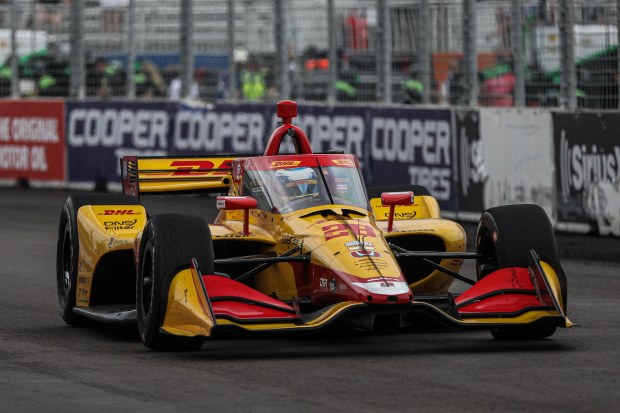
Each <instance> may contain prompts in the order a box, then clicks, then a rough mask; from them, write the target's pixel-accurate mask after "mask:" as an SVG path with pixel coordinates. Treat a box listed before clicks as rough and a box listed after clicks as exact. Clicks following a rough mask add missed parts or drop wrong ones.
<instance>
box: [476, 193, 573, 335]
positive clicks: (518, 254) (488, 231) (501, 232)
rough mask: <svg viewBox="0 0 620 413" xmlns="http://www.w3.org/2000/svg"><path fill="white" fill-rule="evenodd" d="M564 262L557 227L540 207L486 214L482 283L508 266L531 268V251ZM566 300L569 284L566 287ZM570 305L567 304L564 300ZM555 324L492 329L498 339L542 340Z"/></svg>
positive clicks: (480, 235)
mask: <svg viewBox="0 0 620 413" xmlns="http://www.w3.org/2000/svg"><path fill="white" fill-rule="evenodd" d="M531 249H533V250H535V251H536V253H538V255H540V256H544V257H548V258H551V259H552V260H554V261H556V262H558V263H559V262H560V258H559V256H558V249H557V244H556V240H555V234H554V232H553V226H552V225H551V222H550V221H549V218H548V217H547V214H546V213H545V211H544V210H543V209H542V208H541V207H540V206H538V205H529V204H523V205H506V206H500V207H495V208H489V209H487V210H486V211H484V212H483V213H482V216H481V217H480V222H479V224H478V231H477V234H476V252H477V253H479V254H482V255H483V257H482V258H478V259H477V260H476V273H477V276H478V280H481V279H482V278H484V277H485V276H487V275H488V274H490V273H492V272H493V271H496V270H499V269H501V268H507V267H527V266H528V264H529V251H530V250H531ZM562 295H563V296H564V297H566V284H565V283H564V284H563V285H562ZM564 302H566V301H564ZM555 329H556V325H554V324H536V325H532V326H520V327H510V328H497V329H491V334H492V335H493V337H494V338H495V339H496V340H541V339H544V338H546V337H549V336H551V335H552V334H553V333H554V332H555Z"/></svg>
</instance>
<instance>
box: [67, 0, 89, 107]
mask: <svg viewBox="0 0 620 413" xmlns="http://www.w3.org/2000/svg"><path fill="white" fill-rule="evenodd" d="M70 11H71V28H70V43H71V59H70V62H69V65H70V67H71V80H70V82H71V83H70V95H71V97H72V98H78V99H84V97H85V95H86V93H85V92H86V90H85V85H84V79H85V76H84V70H85V67H84V18H83V14H84V2H83V1H72V2H71V8H70Z"/></svg>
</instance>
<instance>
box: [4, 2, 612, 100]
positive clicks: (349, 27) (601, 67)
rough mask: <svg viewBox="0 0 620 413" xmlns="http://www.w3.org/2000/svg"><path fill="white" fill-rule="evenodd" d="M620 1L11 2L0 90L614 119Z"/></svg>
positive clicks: (6, 16) (10, 93)
mask: <svg viewBox="0 0 620 413" xmlns="http://www.w3.org/2000/svg"><path fill="white" fill-rule="evenodd" d="M619 5H620V1H610V0H587V1H586V0H572V1H571V0H568V1H560V0H488V1H485V0H479V1H474V0H415V1H412V0H288V1H284V0H183V1H178V0H83V1H69V0H58V1H50V0H46V1H37V0H4V1H0V62H4V64H3V65H2V66H1V67H0V95H2V96H5V97H10V96H13V97H29V96H32V97H36V96H47V97H49V96H56V97H69V96H70V97H73V98H101V99H103V98H170V99H178V98H194V99H200V100H204V101H213V100H216V99H231V100H232V99H235V100H237V99H238V100H267V99H270V100H275V99H282V98H291V99H297V100H303V101H320V102H330V103H335V102H360V103H369V102H373V103H376V102H381V103H409V104H424V105H459V106H517V107H525V106H527V107H532V106H539V107H562V108H566V109H577V108H579V109H591V110H605V109H617V108H618V106H619V105H618V88H619V82H618V36H619V35H618V29H617V28H618V18H619V13H618V7H619ZM13 55H15V56H16V59H12V57H11V56H13Z"/></svg>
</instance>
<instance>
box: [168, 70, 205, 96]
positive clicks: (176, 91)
mask: <svg viewBox="0 0 620 413" xmlns="http://www.w3.org/2000/svg"><path fill="white" fill-rule="evenodd" d="M199 96H200V91H199V88H198V82H197V81H196V79H194V81H193V82H192V84H191V87H190V90H189V95H188V96H187V98H189V99H198V98H199ZM168 98H169V99H172V100H179V99H181V98H182V96H181V78H180V77H179V76H177V77H175V78H174V79H172V82H170V86H169V87H168Z"/></svg>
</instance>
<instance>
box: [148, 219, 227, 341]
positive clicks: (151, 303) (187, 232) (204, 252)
mask: <svg viewBox="0 0 620 413" xmlns="http://www.w3.org/2000/svg"><path fill="white" fill-rule="evenodd" d="M192 258H196V260H197V261H198V264H199V265H200V266H201V268H202V272H203V273H206V274H213V272H214V271H215V270H214V262H213V241H212V240H211V232H210V231H209V225H207V222H206V221H205V220H204V219H202V218H200V217H196V216H191V215H179V214H162V215H155V216H153V217H151V218H150V219H149V221H148V223H147V224H146V227H145V229H144V233H143V235H142V241H141V244H140V259H139V263H138V276H137V278H136V313H137V319H138V332H139V333H140V338H141V339H142V342H143V343H144V345H145V346H146V347H148V348H150V349H153V350H173V351H191V350H198V349H199V348H200V347H201V346H202V342H203V338H201V337H179V336H174V335H171V334H165V333H161V332H160V330H159V329H160V326H161V324H162V322H163V318H164V315H165V305H166V301H165V300H166V297H164V294H163V293H164V283H165V282H166V277H167V276H168V275H172V274H173V273H174V270H175V269H177V268H179V267H180V266H182V265H187V264H189V263H190V261H191V259H192Z"/></svg>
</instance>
